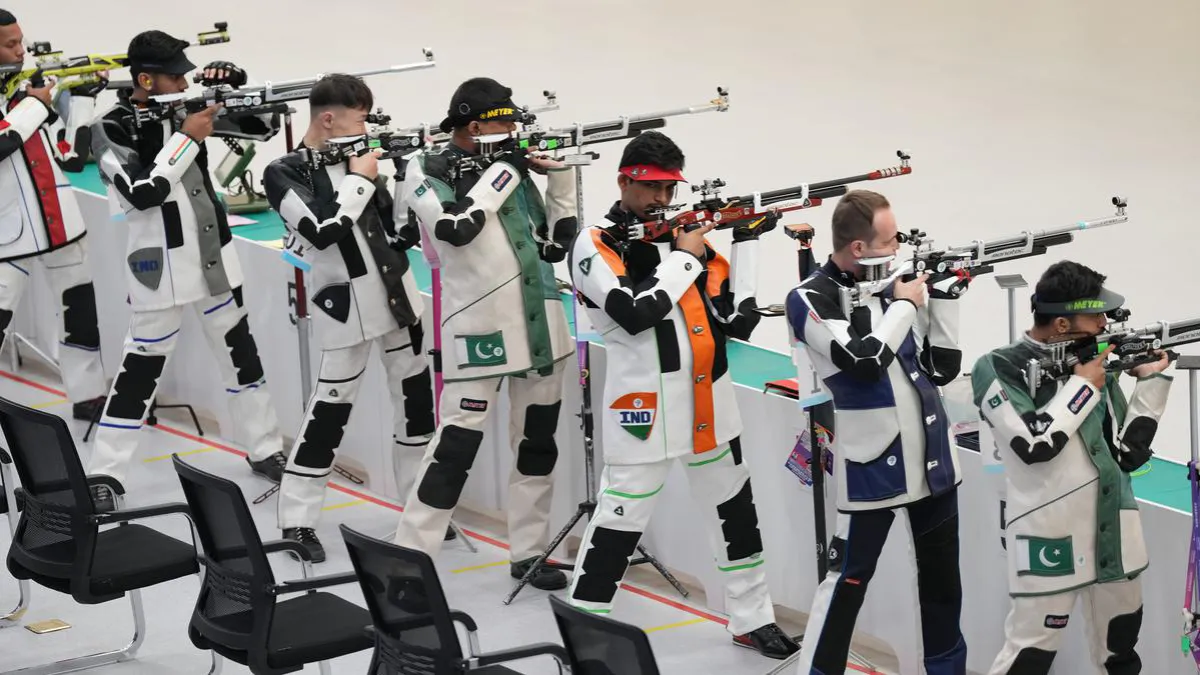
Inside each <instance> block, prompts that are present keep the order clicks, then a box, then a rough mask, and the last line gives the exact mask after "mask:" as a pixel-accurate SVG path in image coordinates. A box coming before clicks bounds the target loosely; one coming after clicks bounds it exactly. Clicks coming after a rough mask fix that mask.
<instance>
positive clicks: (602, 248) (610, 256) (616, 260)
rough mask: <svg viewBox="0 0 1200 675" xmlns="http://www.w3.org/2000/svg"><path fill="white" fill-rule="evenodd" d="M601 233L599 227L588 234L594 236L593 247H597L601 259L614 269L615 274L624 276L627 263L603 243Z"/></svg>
mask: <svg viewBox="0 0 1200 675" xmlns="http://www.w3.org/2000/svg"><path fill="white" fill-rule="evenodd" d="M601 232H602V231H601V230H600V228H598V227H593V228H591V231H590V232H589V233H588V234H590V235H591V236H592V246H595V247H596V251H598V252H599V253H600V257H601V258H603V259H604V262H605V263H607V264H608V266H609V267H610V268H611V269H612V271H613V274H616V275H617V276H619V277H620V276H624V275H625V261H624V260H621V256H619V255H617V252H616V251H614V250H612V249H611V248H609V247H608V244H605V243H604V242H603V241H601V239H600V235H601Z"/></svg>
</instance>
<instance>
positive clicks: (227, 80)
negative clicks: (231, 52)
mask: <svg viewBox="0 0 1200 675" xmlns="http://www.w3.org/2000/svg"><path fill="white" fill-rule="evenodd" d="M206 70H216V71H218V72H217V76H216V77H203V73H201V79H200V84H202V85H204V86H206V87H211V86H213V85H214V84H228V85H230V86H231V87H240V86H242V85H244V84H246V71H244V70H242V69H241V68H238V67H237V66H235V65H233V64H232V63H230V62H229V61H213V62H211V63H209V64H208V65H206V66H204V67H203V68H201V71H206ZM222 70H223V71H226V72H225V74H224V77H222V73H221V72H219V71H222Z"/></svg>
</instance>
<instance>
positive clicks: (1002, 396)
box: [988, 389, 1008, 408]
mask: <svg viewBox="0 0 1200 675" xmlns="http://www.w3.org/2000/svg"><path fill="white" fill-rule="evenodd" d="M1007 400H1008V394H1006V393H1004V390H1003V389H1001V390H1000V392H999V393H998V394H996V395H995V396H993V397H991V398H989V399H988V405H989V406H991V407H993V408H999V407H1000V404H1001V403H1004V402H1005V401H1007Z"/></svg>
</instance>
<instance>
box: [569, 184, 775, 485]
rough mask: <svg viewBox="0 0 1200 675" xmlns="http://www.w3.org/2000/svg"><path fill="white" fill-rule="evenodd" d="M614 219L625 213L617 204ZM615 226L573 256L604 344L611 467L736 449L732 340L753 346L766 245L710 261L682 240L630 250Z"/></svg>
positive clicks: (633, 244) (738, 246)
mask: <svg viewBox="0 0 1200 675" xmlns="http://www.w3.org/2000/svg"><path fill="white" fill-rule="evenodd" d="M608 217H609V219H610V220H612V221H613V222H621V220H622V219H623V218H624V214H622V213H621V212H620V210H619V206H614V207H613V210H612V211H610V212H609V216H608ZM606 226H607V224H604V225H595V226H592V227H589V228H586V229H585V230H583V232H581V233H580V234H579V236H578V237H577V238H576V239H575V243H574V244H573V245H572V246H571V255H570V259H569V265H570V269H571V278H572V280H573V281H574V283H575V287H576V289H578V292H579V296H580V302H581V303H582V304H583V306H584V307H585V308H586V310H587V313H588V316H589V317H590V318H591V320H592V323H593V325H594V326H595V328H596V331H597V332H599V333H600V334H601V335H602V336H603V337H604V345H605V364H606V366H605V380H604V398H603V399H602V401H601V405H600V407H599V411H598V412H599V413H600V427H601V430H602V438H603V439H604V461H605V462H606V463H608V464H644V463H650V462H659V461H662V460H664V459H670V458H673V457H683V456H688V455H692V454H699V453H702V452H707V451H709V450H713V449H714V448H718V447H720V446H722V445H725V444H728V443H729V442H730V441H732V440H734V439H736V438H737V437H738V436H740V435H741V433H742V419H741V415H739V413H738V408H737V401H736V400H735V398H734V391H733V378H732V376H731V375H730V373H729V359H728V356H727V354H726V343H727V342H728V340H729V338H738V339H742V340H745V339H749V337H750V333H751V332H752V331H753V330H754V327H755V326H756V325H757V324H758V321H759V318H760V317H759V316H758V314H755V313H754V312H753V311H752V310H753V308H754V307H755V304H756V300H755V298H754V293H755V286H756V281H757V279H756V277H757V268H756V266H755V261H756V259H757V252H758V241H756V240H749V241H743V242H738V243H734V244H733V252H732V256H731V257H732V263H731V262H730V261H727V260H726V259H725V258H724V257H723V256H721V255H720V254H719V253H717V252H716V251H715V250H714V249H713V248H712V247H711V246H708V245H707V244H706V245H705V250H704V259H703V260H702V259H700V258H697V257H696V256H695V255H693V254H691V253H689V252H688V251H682V250H678V249H675V248H674V243H673V242H647V241H641V240H637V241H630V242H628V247H627V249H626V250H625V251H624V253H621V252H620V251H621V248H620V246H619V245H618V243H617V241H616V240H615V239H614V238H613V236H612V234H610V233H609V231H607V230H605V229H604V228H605V227H606ZM729 451H731V450H729V449H727V450H726V452H729ZM735 456H736V455H735Z"/></svg>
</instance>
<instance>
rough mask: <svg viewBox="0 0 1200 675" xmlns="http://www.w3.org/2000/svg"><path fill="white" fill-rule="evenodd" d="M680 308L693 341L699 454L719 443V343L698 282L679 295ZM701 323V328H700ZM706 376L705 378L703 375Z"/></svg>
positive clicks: (696, 449)
mask: <svg viewBox="0 0 1200 675" xmlns="http://www.w3.org/2000/svg"><path fill="white" fill-rule="evenodd" d="M679 308H680V309H681V310H683V317H684V319H685V320H686V321H687V325H686V326H684V330H686V331H687V336H688V342H690V343H691V345H692V396H693V398H694V401H693V411H694V416H693V419H692V423H693V425H694V426H693V427H692V452H693V453H696V454H699V453H702V452H708V451H709V450H712V449H713V448H715V447H717V434H716V429H714V428H713V423H714V422H715V421H716V420H715V417H716V415H715V411H714V410H713V391H712V379H713V378H712V368H713V357H714V356H715V355H716V344H715V342H714V341H713V335H712V331H711V330H710V329H709V326H708V314H707V313H706V312H705V310H704V298H702V297H700V290H699V289H697V288H696V286H695V284H693V285H692V286H690V287H689V288H688V289H687V292H686V293H684V294H683V297H682V298H680V299H679ZM697 327H699V328H700V329H701V332H699V333H698V332H696V330H695V329H696V328H697ZM701 376H703V379H701Z"/></svg>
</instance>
